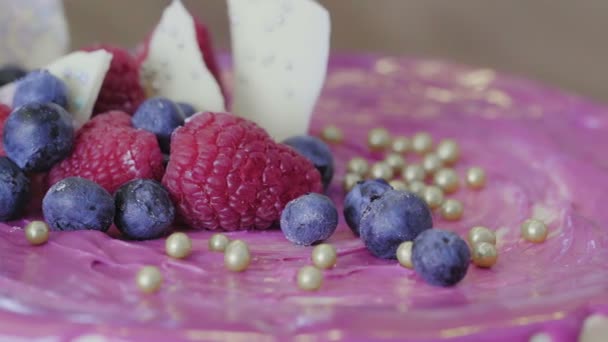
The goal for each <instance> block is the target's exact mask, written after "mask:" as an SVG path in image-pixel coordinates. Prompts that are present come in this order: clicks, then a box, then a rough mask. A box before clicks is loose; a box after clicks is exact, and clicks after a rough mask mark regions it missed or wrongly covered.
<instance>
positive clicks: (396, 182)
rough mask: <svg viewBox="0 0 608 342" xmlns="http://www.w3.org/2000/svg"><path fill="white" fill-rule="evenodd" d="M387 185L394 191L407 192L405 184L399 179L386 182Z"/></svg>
mask: <svg viewBox="0 0 608 342" xmlns="http://www.w3.org/2000/svg"><path fill="white" fill-rule="evenodd" d="M388 185H390V186H391V187H393V189H395V190H400V191H407V184H406V183H405V182H404V181H402V180H400V179H393V180H392V181H390V182H388Z"/></svg>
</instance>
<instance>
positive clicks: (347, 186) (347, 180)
mask: <svg viewBox="0 0 608 342" xmlns="http://www.w3.org/2000/svg"><path fill="white" fill-rule="evenodd" d="M362 180H363V177H361V176H359V175H358V174H356V173H347V174H346V175H345V176H344V180H343V183H342V186H343V187H344V191H350V190H352V188H353V187H354V186H355V185H356V184H357V182H360V181H362Z"/></svg>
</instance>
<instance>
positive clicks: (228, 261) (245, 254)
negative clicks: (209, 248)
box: [224, 240, 251, 272]
mask: <svg viewBox="0 0 608 342" xmlns="http://www.w3.org/2000/svg"><path fill="white" fill-rule="evenodd" d="M250 263H251V252H250V251H249V246H248V245H247V243H246V242H245V241H243V240H233V241H230V242H229V243H228V245H226V250H225V251H224V265H225V266H226V268H227V269H228V270H230V271H233V272H243V271H245V270H246V269H247V268H248V267H249V264H250Z"/></svg>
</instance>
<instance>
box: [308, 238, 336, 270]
mask: <svg viewBox="0 0 608 342" xmlns="http://www.w3.org/2000/svg"><path fill="white" fill-rule="evenodd" d="M311 258H312V263H313V265H315V266H317V267H318V268H321V269H328V268H332V267H334V265H335V264H336V260H338V254H337V252H336V248H335V247H334V246H332V245H330V244H328V243H322V244H320V245H318V246H316V247H315V248H313V250H312V256H311Z"/></svg>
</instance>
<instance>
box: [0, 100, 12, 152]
mask: <svg viewBox="0 0 608 342" xmlns="http://www.w3.org/2000/svg"><path fill="white" fill-rule="evenodd" d="M10 113H11V109H10V108H9V107H8V106H5V105H3V104H2V103H0V157H5V156H6V152H4V143H3V142H2V134H3V130H4V123H5V122H6V119H7V118H8V115H9V114H10Z"/></svg>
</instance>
